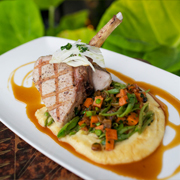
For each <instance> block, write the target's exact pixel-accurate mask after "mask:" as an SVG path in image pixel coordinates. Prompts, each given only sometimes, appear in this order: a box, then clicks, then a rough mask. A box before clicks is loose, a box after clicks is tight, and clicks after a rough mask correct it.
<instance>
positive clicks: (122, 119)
mask: <svg viewBox="0 0 180 180" xmlns="http://www.w3.org/2000/svg"><path fill="white" fill-rule="evenodd" d="M125 120H126V118H125V117H118V118H117V119H116V122H117V123H119V121H123V122H124V121H125Z"/></svg>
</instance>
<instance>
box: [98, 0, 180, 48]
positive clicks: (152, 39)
mask: <svg viewBox="0 0 180 180" xmlns="http://www.w3.org/2000/svg"><path fill="white" fill-rule="evenodd" d="M179 7H180V1H172V2H171V1H153V2H151V1H144V0H139V1H130V0H118V1H115V2H114V3H112V5H111V6H110V8H109V9H108V10H107V11H106V13H105V14H104V16H103V18H102V19H101V21H100V23H99V25H98V30H99V29H100V28H102V27H103V26H104V25H105V24H106V23H107V22H108V21H109V19H111V18H112V17H113V15H114V14H116V13H118V12H119V11H120V12H122V14H123V22H122V24H121V25H120V26H118V27H117V28H116V29H115V31H114V32H113V33H112V35H116V36H118V37H119V38H120V41H117V40H116V44H118V46H121V47H123V48H124V46H125V48H127V49H128V50H132V51H143V50H144V47H143V46H141V44H142V43H144V44H145V47H146V48H145V50H147V49H148V50H152V49H155V48H157V47H159V45H164V46H171V47H177V46H178V44H179V43H180V25H179V18H180V13H179ZM111 38H112V37H111ZM115 39H116V37H115ZM125 42H126V44H125V45H123V44H124V43H125ZM132 43H135V45H136V44H138V46H139V47H138V48H137V47H133V46H132ZM129 45H130V46H129Z"/></svg>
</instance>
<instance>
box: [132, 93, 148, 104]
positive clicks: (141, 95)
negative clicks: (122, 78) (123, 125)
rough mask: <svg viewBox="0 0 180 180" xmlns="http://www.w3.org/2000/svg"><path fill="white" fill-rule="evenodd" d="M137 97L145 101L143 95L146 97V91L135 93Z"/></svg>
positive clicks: (140, 100)
mask: <svg viewBox="0 0 180 180" xmlns="http://www.w3.org/2000/svg"><path fill="white" fill-rule="evenodd" d="M135 95H136V98H137V100H138V101H139V102H143V97H146V93H145V92H140V93H135Z"/></svg>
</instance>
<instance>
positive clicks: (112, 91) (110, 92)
mask: <svg viewBox="0 0 180 180" xmlns="http://www.w3.org/2000/svg"><path fill="white" fill-rule="evenodd" d="M119 90H120V88H116V89H110V90H108V93H109V94H118V93H119Z"/></svg>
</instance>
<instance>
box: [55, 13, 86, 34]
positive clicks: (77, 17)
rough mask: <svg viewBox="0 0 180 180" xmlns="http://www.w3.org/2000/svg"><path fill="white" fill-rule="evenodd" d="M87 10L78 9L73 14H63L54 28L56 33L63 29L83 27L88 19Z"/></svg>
mask: <svg viewBox="0 0 180 180" xmlns="http://www.w3.org/2000/svg"><path fill="white" fill-rule="evenodd" d="M88 14H89V12H88V11H87V10H82V11H78V12H76V13H73V14H69V15H66V16H63V17H62V18H61V20H60V23H59V25H58V27H57V28H56V33H57V34H58V33H59V32H60V31H63V30H66V29H68V30H74V29H79V28H82V27H85V24H86V21H87V19H88Z"/></svg>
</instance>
